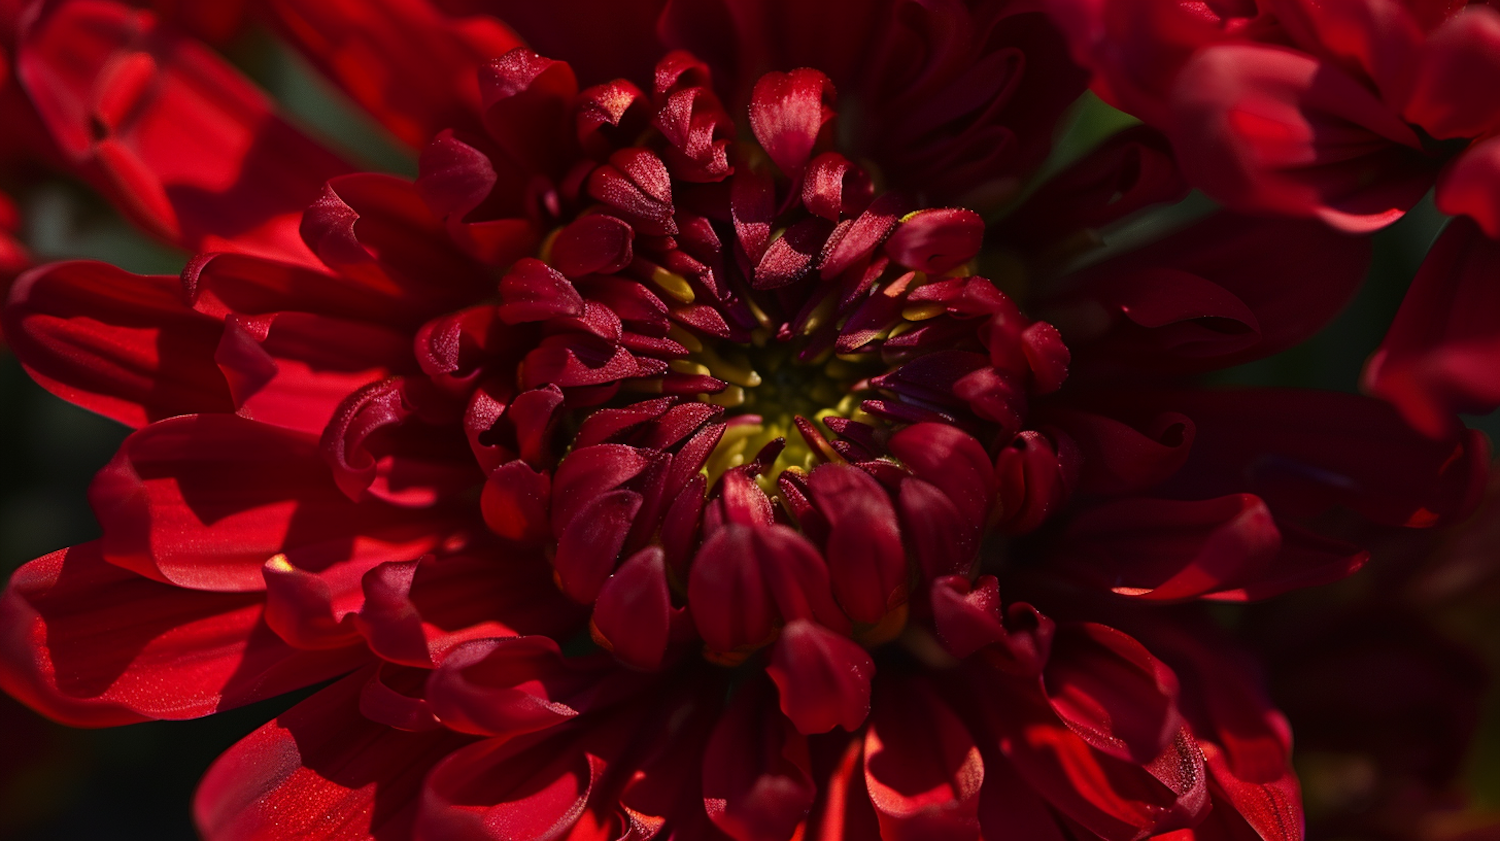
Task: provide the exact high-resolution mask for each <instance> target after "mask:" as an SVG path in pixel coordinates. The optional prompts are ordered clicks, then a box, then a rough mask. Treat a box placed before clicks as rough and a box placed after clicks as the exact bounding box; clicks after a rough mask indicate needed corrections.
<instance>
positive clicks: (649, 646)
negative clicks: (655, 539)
mask: <svg viewBox="0 0 1500 841" xmlns="http://www.w3.org/2000/svg"><path fill="white" fill-rule="evenodd" d="M681 612H682V611H681V609H680V608H673V607H672V598H671V594H670V593H669V592H668V589H667V568H666V562H665V560H664V556H663V554H662V550H661V548H660V547H658V546H648V547H646V548H645V549H642V550H641V551H639V552H637V553H635V554H634V555H632V556H630V558H629V559H628V560H626V561H625V563H623V564H620V568H619V569H618V570H616V571H615V573H614V575H612V576H610V578H609V580H608V581H606V582H605V583H604V586H603V587H602V588H601V589H600V591H599V598H598V600H597V601H595V603H594V618H593V628H592V630H593V631H594V636H595V638H596V639H602V640H603V641H604V642H605V643H607V647H608V648H609V650H610V651H611V652H613V653H614V655H615V656H616V657H618V658H620V661H621V662H624V663H628V664H630V665H632V666H635V667H636V668H638V669H646V670H655V669H658V668H660V667H661V665H662V661H663V659H664V658H665V657H666V653H667V643H668V642H669V641H670V638H671V632H672V623H673V619H674V617H675V616H676V615H678V614H680V613H681Z"/></svg>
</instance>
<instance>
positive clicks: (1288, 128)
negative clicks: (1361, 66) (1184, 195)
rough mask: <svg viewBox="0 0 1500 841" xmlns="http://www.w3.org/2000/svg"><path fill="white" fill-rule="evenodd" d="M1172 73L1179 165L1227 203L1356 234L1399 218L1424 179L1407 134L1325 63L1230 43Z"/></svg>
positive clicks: (1428, 176)
mask: <svg viewBox="0 0 1500 841" xmlns="http://www.w3.org/2000/svg"><path fill="white" fill-rule="evenodd" d="M1179 78H1180V80H1181V81H1179V83H1178V84H1177V88H1176V90H1175V92H1174V96H1175V100H1176V101H1175V106H1174V110H1175V113H1174V126H1175V130H1174V132H1173V135H1172V139H1173V146H1174V147H1175V148H1176V149H1177V150H1178V154H1179V160H1180V162H1181V164H1182V169H1183V172H1184V173H1185V174H1186V175H1187V177H1188V180H1189V181H1191V182H1193V183H1194V184H1197V185H1199V186H1200V187H1202V188H1203V190H1204V192H1206V193H1208V194H1209V195H1210V196H1211V197H1213V198H1215V199H1218V200H1219V201H1222V202H1224V203H1225V204H1227V205H1229V206H1230V207H1231V208H1234V209H1236V210H1248V211H1271V212H1276V213H1281V214H1286V215H1291V216H1314V217H1317V218H1320V219H1322V220H1323V221H1325V222H1327V223H1329V224H1330V225H1333V226H1334V227H1337V228H1340V229H1342V230H1346V231H1350V232H1353V233H1359V232H1366V231H1372V230H1375V229H1377V228H1381V227H1384V226H1386V225H1388V224H1390V223H1391V222H1394V221H1395V220H1397V219H1399V218H1401V215H1402V214H1403V213H1405V212H1406V210H1407V209H1408V208H1410V207H1411V206H1412V205H1413V204H1416V202H1417V200H1418V199H1420V198H1421V197H1422V194H1423V193H1425V192H1426V191H1427V189H1428V187H1429V186H1430V185H1431V183H1432V171H1431V168H1430V164H1429V163H1428V162H1427V161H1426V159H1425V158H1424V156H1422V155H1421V154H1420V153H1419V152H1418V151H1417V150H1418V148H1419V147H1420V144H1419V142H1418V140H1417V138H1416V136H1415V134H1414V133H1413V132H1412V130H1411V129H1410V128H1409V127H1408V126H1407V125H1406V124H1405V123H1404V122H1402V121H1401V119H1400V117H1399V116H1397V115H1396V114H1395V113H1394V112H1393V111H1392V110H1391V109H1390V107H1389V106H1387V105H1386V104H1385V103H1383V102H1381V101H1380V100H1379V99H1377V98H1376V97H1375V95H1374V94H1373V93H1371V92H1370V90H1369V89H1368V88H1366V87H1364V86H1363V85H1361V84H1360V83H1359V82H1357V81H1355V80H1354V79H1352V78H1350V77H1349V76H1348V75H1346V74H1345V73H1344V72H1343V71H1342V70H1340V69H1339V68H1338V67H1337V66H1335V65H1334V64H1331V63H1325V62H1320V61H1318V60H1317V59H1315V58H1313V57H1312V56H1310V55H1307V54H1304V53H1299V52H1295V51H1292V50H1289V49H1285V48H1282V47H1274V46H1262V45H1259V44H1229V45H1221V46H1213V47H1209V48H1207V49H1204V50H1202V51H1200V52H1199V53H1198V54H1197V55H1196V56H1195V57H1194V58H1193V60H1192V61H1191V62H1189V63H1188V65H1187V66H1186V67H1185V68H1183V71H1182V74H1181V76H1180V77H1179Z"/></svg>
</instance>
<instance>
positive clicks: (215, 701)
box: [0, 542, 368, 726]
mask: <svg viewBox="0 0 1500 841" xmlns="http://www.w3.org/2000/svg"><path fill="white" fill-rule="evenodd" d="M263 610H264V604H263V600H262V599H261V598H260V596H259V595H257V594H253V593H204V592H200V591H195V590H184V589H180V588H177V587H173V586H170V585H167V584H161V583H159V582H156V581H152V580H150V579H147V578H142V577H140V576H138V575H136V574H135V573H133V572H130V571H128V570H124V569H121V568H119V567H117V566H115V565H113V564H110V563H106V562H105V560H104V559H103V558H102V557H101V556H100V554H99V544H98V543H97V542H96V543H85V544H83V545H81V546H76V547H74V548H72V549H64V550H62V551H59V552H54V553H52V554H51V555H47V556H44V557H42V558H38V559H37V560H35V561H32V562H31V563H29V564H27V565H25V566H23V567H21V569H19V570H17V571H16V573H15V575H14V576H13V577H12V578H11V581H10V585H9V587H8V588H7V590H6V592H5V596H4V599H3V601H0V623H3V627H0V640H3V645H4V648H3V652H4V661H3V663H0V683H3V684H4V686H5V688H6V691H8V692H11V693H14V694H15V695H16V696H17V697H20V698H23V699H25V700H26V701H27V703H29V704H31V705H33V706H34V707H36V708H37V709H39V710H41V711H43V712H45V713H46V714H48V715H50V716H53V717H55V718H57V719H59V720H62V721H66V722H69V723H73V724H77V725H82V726H103V725H112V724H123V723H126V722H130V721H136V720H140V719H141V718H167V719H182V718H196V717H198V716H203V715H208V714H210V713H213V712H217V711H219V710H223V709H229V708H231V707H236V706H239V705H242V704H248V703H250V702H252V701H258V700H260V699H262V698H269V697H271V696H274V695H279V694H281V693H282V692H287V691H290V690H292V689H296V688H298V687H301V686H307V685H309V684H313V683H317V682H318V681H322V680H327V679H328V678H330V677H333V676H334V675H337V674H339V673H341V672H344V671H347V670H349V669H351V668H353V667H355V666H357V665H358V664H359V663H361V662H363V661H364V660H365V659H366V658H367V657H368V654H367V653H366V652H365V650H364V647H363V646H354V647H343V648H335V649H332V650H324V651H299V650H298V649H295V648H292V647H291V646H289V645H287V644H286V643H285V642H283V641H282V640H281V638H280V637H278V636H277V635H276V633H275V632H274V631H272V630H271V629H270V628H269V627H267V625H266V624H265V622H264V621H263V619H262V613H263Z"/></svg>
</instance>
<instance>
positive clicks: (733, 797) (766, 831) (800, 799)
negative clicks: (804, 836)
mask: <svg viewBox="0 0 1500 841" xmlns="http://www.w3.org/2000/svg"><path fill="white" fill-rule="evenodd" d="M809 765H810V762H809V759H808V754H807V739H806V737H804V736H803V735H802V734H800V733H798V732H797V731H796V730H795V729H794V728H793V727H792V725H791V722H789V721H787V720H786V719H785V718H782V716H781V712H780V711H779V710H778V709H777V708H776V701H775V698H774V696H773V690H772V688H771V686H770V684H769V682H767V681H764V680H763V679H756V680H754V681H753V682H748V683H747V684H745V685H742V686H741V687H740V688H739V691H738V692H737V693H736V694H735V697H734V699H733V700H732V701H730V702H729V709H728V710H726V711H725V712H724V715H723V717H721V718H720V719H719V723H718V726H716V727H715V728H714V732H713V735H712V736H710V737H709V740H708V746H707V748H705V749H704V752H703V805H704V808H706V809H707V810H708V816H709V818H710V819H712V820H713V822H714V825H716V826H717V827H718V828H719V829H720V830H722V831H723V832H724V833H725V834H727V835H729V836H730V837H731V838H734V839H735V841H788V839H790V838H791V837H792V834H793V832H794V831H795V830H796V829H797V826H798V825H799V824H800V823H801V822H802V820H803V819H804V818H806V817H807V812H808V810H809V809H810V808H811V807H812V803H813V797H814V795H815V794H816V793H817V788H816V786H815V785H814V784H813V781H812V779H811V778H810V776H809V775H810V768H809Z"/></svg>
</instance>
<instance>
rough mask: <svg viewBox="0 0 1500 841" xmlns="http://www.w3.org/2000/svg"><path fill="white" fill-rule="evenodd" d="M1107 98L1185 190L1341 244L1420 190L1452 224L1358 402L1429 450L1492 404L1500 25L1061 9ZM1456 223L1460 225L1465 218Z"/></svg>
mask: <svg viewBox="0 0 1500 841" xmlns="http://www.w3.org/2000/svg"><path fill="white" fill-rule="evenodd" d="M1052 8H1053V11H1054V14H1055V17H1056V19H1057V20H1058V22H1059V24H1060V25H1062V26H1063V27H1064V28H1065V29H1066V30H1068V32H1069V34H1070V36H1071V40H1072V45H1073V50H1074V54H1075V55H1076V56H1077V57H1078V58H1079V59H1080V60H1081V61H1082V62H1083V63H1084V64H1086V65H1088V66H1090V67H1091V68H1092V69H1093V70H1095V71H1096V74H1095V77H1094V88H1095V90H1097V91H1099V92H1100V93H1101V94H1102V95H1103V96H1104V97H1105V98H1106V99H1108V100H1109V101H1111V102H1113V103H1115V104H1117V105H1119V106H1120V107H1122V108H1124V109H1126V110H1127V111H1130V112H1131V113H1133V114H1136V115H1138V116H1140V117H1141V118H1142V119H1144V120H1146V121H1147V122H1149V123H1150V124H1152V125H1154V126H1156V127H1158V128H1160V129H1162V130H1163V131H1164V132H1166V133H1167V134H1168V135H1169V136H1170V137H1171V139H1172V144H1173V147H1174V149H1175V150H1176V152H1177V155H1178V156H1179V158H1180V160H1181V161H1182V163H1183V169H1184V172H1185V173H1186V175H1187V177H1188V178H1189V180H1190V181H1191V182H1192V183H1193V185H1194V186H1196V187H1200V188H1201V189H1203V190H1204V191H1205V192H1206V193H1208V194H1209V195H1210V196H1212V197H1213V198H1215V199H1217V200H1219V201H1222V202H1224V203H1225V204H1226V205H1228V206H1230V207H1233V208H1236V209H1239V210H1246V211H1253V212H1273V213H1281V214H1287V215H1291V216H1309V217H1315V218H1319V219H1322V220H1324V221H1325V222H1327V223H1328V224H1330V225H1332V226H1334V227H1337V228H1340V229H1343V230H1349V231H1371V230H1374V229H1377V228H1381V227H1384V226H1385V225H1388V224H1390V223H1392V222H1394V221H1395V220H1397V219H1399V218H1401V216H1402V215H1403V214H1405V213H1406V211H1408V210H1409V209H1411V207H1412V206H1413V205H1415V204H1416V203H1417V202H1418V200H1419V199H1421V198H1422V197H1423V196H1424V195H1425V194H1427V193H1428V192H1429V191H1432V193H1433V196H1434V200H1435V204H1436V206H1437V208H1438V209H1439V210H1440V211H1442V212H1443V213H1448V214H1453V215H1455V216H1459V217H1461V218H1459V219H1457V220H1455V221H1454V222H1453V223H1452V224H1451V225H1450V226H1449V228H1448V230H1447V231H1445V233H1444V234H1443V236H1442V239H1441V243H1440V244H1439V245H1437V246H1435V247H1434V248H1433V249H1432V252H1431V256H1430V259H1429V261H1428V263H1427V265H1425V266H1424V267H1423V269H1422V272H1421V274H1420V275H1419V277H1418V280H1417V282H1416V283H1415V284H1414V285H1413V286H1412V289H1411V291H1410V293H1409V294H1408V296H1407V300H1406V302H1405V304H1404V305H1403V306H1402V310H1401V313H1400V315H1399V316H1398V318H1397V319H1396V322H1395V323H1394V324H1393V325H1392V327H1391V332H1390V333H1389V335H1387V336H1386V340H1385V344H1384V345H1383V346H1382V347H1381V349H1380V350H1379V352H1377V353H1376V354H1375V356H1374V357H1372V359H1371V360H1370V364H1369V366H1368V367H1367V368H1366V371H1365V382H1364V385H1365V387H1366V389H1367V390H1368V391H1369V392H1370V393H1371V394H1374V395H1377V396H1380V397H1383V398H1385V399H1387V400H1389V401H1390V402H1391V403H1392V404H1393V405H1394V406H1396V407H1397V408H1398V409H1399V410H1400V411H1401V413H1402V415H1403V416H1404V417H1405V418H1406V420H1407V422H1409V423H1410V424H1412V425H1413V426H1414V427H1416V428H1417V429H1420V430H1422V431H1423V432H1426V433H1427V434H1430V435H1433V436H1441V435H1445V434H1449V433H1451V432H1453V431H1454V430H1457V429H1460V428H1461V427H1462V423H1461V421H1460V420H1459V419H1458V414H1459V413H1460V412H1479V413H1485V412H1489V411H1492V410H1494V409H1495V408H1496V407H1497V406H1500V373H1497V372H1500V334H1497V333H1496V330H1495V325H1496V324H1500V298H1497V297H1496V294H1495V291H1494V289H1495V284H1494V283H1493V282H1492V281H1493V278H1494V275H1495V273H1496V271H1497V270H1500V246H1497V245H1496V242H1497V240H1500V96H1497V94H1496V92H1495V88H1494V85H1493V84H1491V81H1492V80H1494V79H1497V78H1500V11H1497V10H1496V8H1495V7H1494V4H1493V3H1485V2H1477V1H1476V2H1467V0H1332V2H1327V1H1326V0H1320V2H1310V0H1245V2H1222V3H1221V2H1211V3H1208V4H1204V3H1199V2H1177V0H1168V2H1157V0H1059V2H1057V3H1055V4H1053V6H1052ZM1464 217H1466V218H1464Z"/></svg>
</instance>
